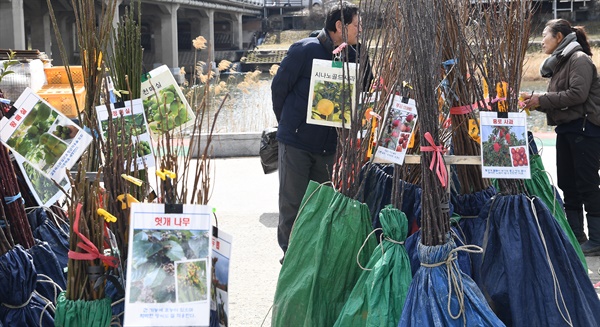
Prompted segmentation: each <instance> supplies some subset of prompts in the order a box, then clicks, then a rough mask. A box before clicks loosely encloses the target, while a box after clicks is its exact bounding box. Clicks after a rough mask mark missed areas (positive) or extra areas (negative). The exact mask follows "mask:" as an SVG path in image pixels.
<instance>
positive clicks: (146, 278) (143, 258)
mask: <svg viewBox="0 0 600 327" xmlns="http://www.w3.org/2000/svg"><path fill="white" fill-rule="evenodd" d="M182 207H183V208H182V210H181V212H180V213H169V212H165V205H164V204H156V203H133V204H132V206H131V212H130V222H131V224H130V228H129V240H130V242H129V243H128V244H129V251H128V253H129V259H128V260H127V278H126V281H127V282H126V292H125V315H124V324H123V325H124V326H209V322H210V301H211V293H210V292H211V282H210V281H211V271H212V262H213V261H212V260H211V258H212V247H211V236H212V226H211V224H210V220H211V216H212V208H210V207H208V206H202V205H188V204H184V205H183V206H182Z"/></svg>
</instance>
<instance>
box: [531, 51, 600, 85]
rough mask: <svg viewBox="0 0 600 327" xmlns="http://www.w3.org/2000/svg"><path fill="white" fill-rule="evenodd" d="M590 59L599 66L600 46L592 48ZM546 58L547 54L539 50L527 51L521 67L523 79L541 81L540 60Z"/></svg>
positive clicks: (542, 60)
mask: <svg viewBox="0 0 600 327" xmlns="http://www.w3.org/2000/svg"><path fill="white" fill-rule="evenodd" d="M592 54H594V56H592V60H593V61H594V64H595V65H596V67H600V48H598V47H593V48H592ZM546 58H548V55H547V54H544V53H542V52H541V51H536V52H528V53H527V55H526V56H525V64H524V67H523V81H541V80H543V78H542V77H541V76H540V66H541V65H542V62H544V60H545V59H546Z"/></svg>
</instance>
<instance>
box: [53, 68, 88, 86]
mask: <svg viewBox="0 0 600 327" xmlns="http://www.w3.org/2000/svg"><path fill="white" fill-rule="evenodd" d="M69 70H70V71H71V76H72V77H73V84H83V70H82V69H81V66H69ZM44 73H46V80H47V81H48V85H57V84H69V75H68V74H67V70H66V68H65V66H54V67H49V68H44Z"/></svg>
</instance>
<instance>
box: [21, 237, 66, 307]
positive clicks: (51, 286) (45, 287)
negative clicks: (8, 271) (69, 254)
mask: <svg viewBox="0 0 600 327" xmlns="http://www.w3.org/2000/svg"><path fill="white" fill-rule="evenodd" d="M28 252H29V254H31V257H32V258H33V263H34V265H35V270H36V272H37V274H38V283H37V286H36V287H35V290H36V291H37V292H38V293H40V295H42V296H43V297H45V298H46V299H48V300H50V301H52V303H54V304H56V299H57V298H58V294H60V292H61V291H63V290H65V289H66V288H67V281H66V279H65V275H64V271H63V269H62V268H61V267H60V264H59V263H58V260H57V259H56V255H54V252H52V249H50V246H49V245H48V243H46V242H42V241H40V240H36V244H35V245H34V246H33V247H32V248H31V249H29V250H28ZM44 276H47V277H48V278H49V279H50V280H48V278H45V277H44ZM55 284H56V285H55Z"/></svg>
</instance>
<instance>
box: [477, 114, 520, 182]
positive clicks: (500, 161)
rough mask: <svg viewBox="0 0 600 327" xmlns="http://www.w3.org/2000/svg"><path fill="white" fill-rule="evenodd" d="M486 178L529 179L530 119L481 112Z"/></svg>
mask: <svg viewBox="0 0 600 327" xmlns="http://www.w3.org/2000/svg"><path fill="white" fill-rule="evenodd" d="M480 121H481V128H480V130H481V160H482V169H481V172H482V177H483V178H498V179H499V178H513V179H529V178H531V177H530V176H531V172H530V167H529V151H528V149H529V146H528V142H527V116H526V114H525V113H524V112H523V113H516V112H508V113H501V112H500V113H498V112H483V111H482V112H480Z"/></svg>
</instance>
